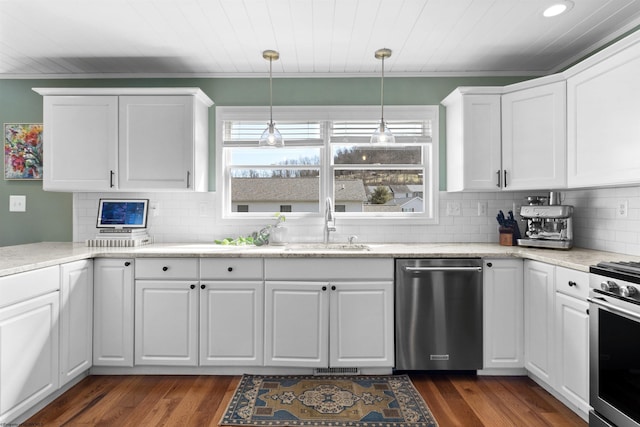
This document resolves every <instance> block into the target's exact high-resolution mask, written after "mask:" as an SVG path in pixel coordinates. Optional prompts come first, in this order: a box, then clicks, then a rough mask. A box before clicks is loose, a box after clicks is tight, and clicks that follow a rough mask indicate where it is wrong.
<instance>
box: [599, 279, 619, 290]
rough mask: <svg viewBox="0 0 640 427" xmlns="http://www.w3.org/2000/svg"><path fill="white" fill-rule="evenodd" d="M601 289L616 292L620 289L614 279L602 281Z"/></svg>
mask: <svg viewBox="0 0 640 427" xmlns="http://www.w3.org/2000/svg"><path fill="white" fill-rule="evenodd" d="M600 289H602V290H603V291H605V292H615V291H617V290H618V284H617V283H616V282H614V281H612V280H607V281H606V282H602V283H600Z"/></svg>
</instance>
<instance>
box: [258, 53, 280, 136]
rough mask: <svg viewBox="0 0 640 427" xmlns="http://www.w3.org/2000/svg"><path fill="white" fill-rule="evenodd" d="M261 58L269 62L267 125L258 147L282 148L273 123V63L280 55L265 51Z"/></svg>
mask: <svg viewBox="0 0 640 427" xmlns="http://www.w3.org/2000/svg"><path fill="white" fill-rule="evenodd" d="M262 57H263V58H264V59H266V60H268V61H269V123H267V128H266V129H265V130H264V132H262V136H261V137H260V141H258V146H259V147H268V148H269V147H284V140H283V139H282V135H281V134H280V131H279V130H278V129H276V124H275V123H273V77H272V74H273V61H277V60H278V59H279V58H280V54H279V53H278V52H277V51H275V50H265V51H264V52H262Z"/></svg>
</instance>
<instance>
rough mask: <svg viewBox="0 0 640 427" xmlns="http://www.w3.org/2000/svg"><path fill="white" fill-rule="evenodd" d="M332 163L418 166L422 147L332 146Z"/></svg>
mask: <svg viewBox="0 0 640 427" xmlns="http://www.w3.org/2000/svg"><path fill="white" fill-rule="evenodd" d="M331 150H332V155H333V163H334V164H336V165H347V164H353V165H360V164H364V165H376V164H381V165H400V164H404V165H419V164H421V163H422V147H420V146H402V145H400V146H392V147H373V146H371V145H368V144H367V145H353V144H332V145H331Z"/></svg>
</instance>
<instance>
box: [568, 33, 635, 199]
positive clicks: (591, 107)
mask: <svg viewBox="0 0 640 427" xmlns="http://www.w3.org/2000/svg"><path fill="white" fill-rule="evenodd" d="M639 75H640V44H635V45H632V46H630V47H628V48H626V49H624V50H622V51H621V52H619V53H617V54H615V55H614V56H612V57H610V58H608V59H605V60H603V61H601V62H599V63H597V64H596V65H593V66H591V67H590V68H587V69H585V70H584V71H582V72H580V73H578V74H576V75H575V76H572V77H570V78H569V79H568V80H567V100H568V105H567V114H568V117H567V119H568V121H567V122H568V157H569V162H568V175H569V176H568V184H569V187H570V188H576V187H593V186H603V185H620V184H635V183H638V182H640V162H638V158H640V144H638V141H640V126H638V99H640V79H638V76H639Z"/></svg>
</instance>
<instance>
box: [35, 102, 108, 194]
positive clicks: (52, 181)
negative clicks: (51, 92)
mask: <svg viewBox="0 0 640 427" xmlns="http://www.w3.org/2000/svg"><path fill="white" fill-rule="evenodd" d="M43 120H44V129H45V130H44V152H45V153H46V155H45V156H44V179H43V189H44V190H48V191H110V190H112V189H113V188H114V185H115V181H114V180H115V179H116V178H117V173H118V158H117V155H118V154H117V144H118V97H117V96H53V97H52V96H45V97H44V111H43Z"/></svg>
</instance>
